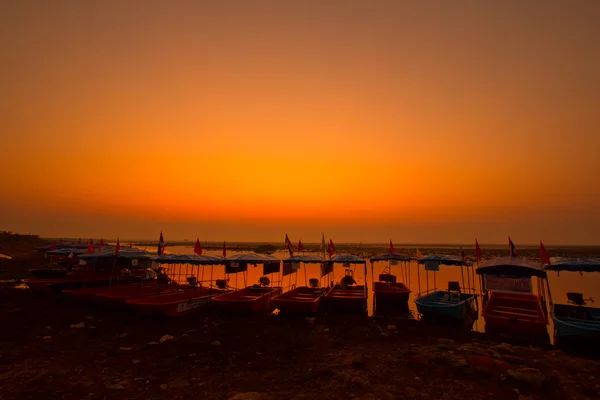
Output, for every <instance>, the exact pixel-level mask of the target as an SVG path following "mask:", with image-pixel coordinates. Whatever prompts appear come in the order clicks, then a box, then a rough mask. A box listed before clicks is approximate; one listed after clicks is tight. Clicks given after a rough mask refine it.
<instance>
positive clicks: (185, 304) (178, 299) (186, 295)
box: [126, 288, 219, 317]
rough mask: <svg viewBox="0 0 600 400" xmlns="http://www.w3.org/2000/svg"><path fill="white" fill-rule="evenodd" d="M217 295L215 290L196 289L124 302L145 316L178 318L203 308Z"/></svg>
mask: <svg viewBox="0 0 600 400" xmlns="http://www.w3.org/2000/svg"><path fill="white" fill-rule="evenodd" d="M217 293H219V292H218V291H217V290H216V289H208V288H196V289H190V290H182V291H178V292H175V293H164V294H158V295H151V296H144V297H138V298H133V299H129V300H126V304H128V305H130V306H132V307H134V308H135V309H137V310H138V311H140V312H142V313H145V314H160V315H164V316H167V317H180V316H183V315H187V314H190V313H192V312H197V311H200V310H201V309H203V308H205V307H206V306H208V305H209V304H210V301H211V298H212V297H213V296H215V295H216V294H217Z"/></svg>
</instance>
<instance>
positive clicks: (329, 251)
mask: <svg viewBox="0 0 600 400" xmlns="http://www.w3.org/2000/svg"><path fill="white" fill-rule="evenodd" d="M335 253H336V251H335V245H334V244H333V240H332V239H329V245H328V246H327V254H329V258H331V256H332V255H334V254H335Z"/></svg>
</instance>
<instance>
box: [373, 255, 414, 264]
mask: <svg viewBox="0 0 600 400" xmlns="http://www.w3.org/2000/svg"><path fill="white" fill-rule="evenodd" d="M388 260H396V261H411V260H414V258H413V257H409V256H405V255H404V254H398V253H388V254H380V255H378V256H375V257H371V262H373V261H388Z"/></svg>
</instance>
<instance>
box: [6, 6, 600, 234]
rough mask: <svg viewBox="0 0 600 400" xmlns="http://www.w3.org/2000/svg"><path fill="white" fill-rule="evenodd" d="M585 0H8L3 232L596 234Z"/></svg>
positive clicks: (596, 165) (594, 62) (593, 19)
mask: <svg viewBox="0 0 600 400" xmlns="http://www.w3.org/2000/svg"><path fill="white" fill-rule="evenodd" d="M598 21H600V1H597V0H589V1H574V2H565V1H548V0H546V1H489V2H481V1H457V2H454V1H452V2H450V1H415V2H401V1H385V0H382V1H375V2H374V1H350V0H343V1H324V0H319V1H310V0H302V1H283V0H276V1H275V0H274V1H248V0H240V1H225V0H215V1H177V2H169V1H148V0H145V1H121V0H115V1H108V0H107V1H3V2H1V3H0V46H1V48H2V52H1V56H0V57H1V59H0V61H1V62H0V73H1V76H2V78H1V79H0V93H2V95H1V96H0V107H1V111H0V124H1V125H0V129H1V131H2V146H0V167H1V168H2V173H1V174H0V187H1V188H2V189H1V192H0V193H1V195H0V230H1V229H5V230H11V231H17V232H23V233H38V234H41V235H43V236H73V237H78V236H82V237H111V238H114V237H117V236H119V237H121V238H132V239H147V238H150V239H156V238H157V237H158V234H159V232H160V230H161V229H162V230H163V231H164V233H165V239H167V240H168V239H172V240H174V239H184V238H189V239H195V238H196V237H200V238H201V240H223V239H226V240H230V241H239V240H248V241H254V240H281V241H283V237H284V235H285V233H286V232H287V233H288V234H289V235H290V237H291V238H292V240H297V239H299V238H302V239H303V240H305V241H307V242H311V241H312V242H317V241H319V240H320V237H321V232H325V234H326V236H327V237H331V238H333V239H334V241H335V240H337V241H339V242H342V241H353V242H358V241H364V242H382V241H387V240H388V239H389V238H392V239H393V240H394V242H397V243H423V242H436V243H439V242H443V243H471V242H473V241H474V239H475V237H477V238H478V239H479V241H480V242H484V243H504V242H505V241H506V237H507V235H511V237H512V239H513V240H514V241H515V243H517V244H518V243H522V244H526V243H536V242H537V241H539V240H540V239H542V240H544V243H547V244H598V245H600V157H599V154H600V51H599V50H598V49H599V43H600V24H599V23H598Z"/></svg>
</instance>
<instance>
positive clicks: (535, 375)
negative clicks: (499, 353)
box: [507, 368, 546, 388]
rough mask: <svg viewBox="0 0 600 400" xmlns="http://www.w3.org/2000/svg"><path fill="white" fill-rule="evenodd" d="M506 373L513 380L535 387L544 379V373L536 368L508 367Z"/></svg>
mask: <svg viewBox="0 0 600 400" xmlns="http://www.w3.org/2000/svg"><path fill="white" fill-rule="evenodd" d="M507 374H508V375H509V376H510V377H511V378H513V379H514V380H516V381H519V382H522V383H525V384H527V385H529V386H531V387H535V388H540V387H541V386H542V385H543V383H544V381H545V380H546V377H545V376H544V374H543V373H542V372H541V371H540V370H539V369H536V368H518V369H509V370H508V371H507Z"/></svg>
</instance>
